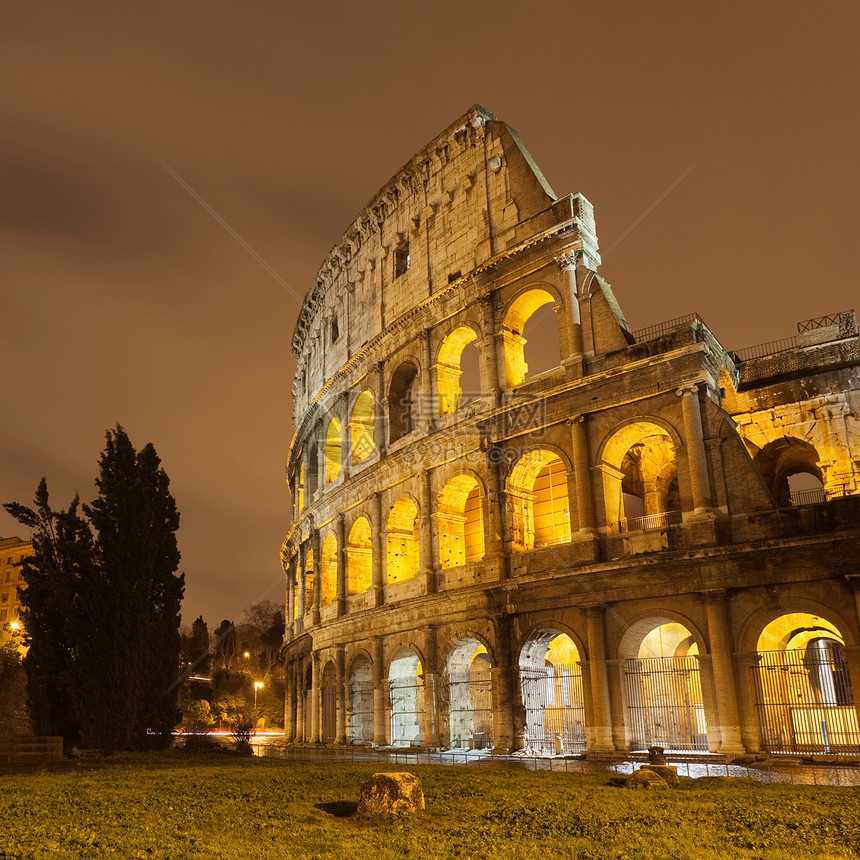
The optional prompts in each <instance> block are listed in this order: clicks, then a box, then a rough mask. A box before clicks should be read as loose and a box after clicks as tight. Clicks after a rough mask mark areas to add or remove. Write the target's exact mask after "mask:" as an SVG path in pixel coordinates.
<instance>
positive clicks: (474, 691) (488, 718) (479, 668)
mask: <svg viewBox="0 0 860 860" xmlns="http://www.w3.org/2000/svg"><path fill="white" fill-rule="evenodd" d="M490 668H491V667H490V655H489V654H488V653H487V649H486V648H485V647H484V646H483V645H482V644H481V642H479V641H478V640H477V639H475V638H473V637H467V638H465V639H461V640H460V641H459V642H457V644H456V645H455V646H454V649H453V650H452V652H451V654H450V656H449V657H448V662H447V664H446V666H445V678H444V684H443V689H442V694H443V706H444V704H445V703H446V702H447V709H446V708H445V707H443V708H442V711H443V715H442V718H443V726H442V735H443V738H444V737H447V745H448V746H449V747H451V748H453V749H476V750H487V751H489V750H490V749H492V746H493V696H492V681H491V678H490ZM446 720H447V725H445V721H446Z"/></svg>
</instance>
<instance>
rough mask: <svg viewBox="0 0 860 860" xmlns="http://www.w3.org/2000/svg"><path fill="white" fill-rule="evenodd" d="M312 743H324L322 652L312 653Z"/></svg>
mask: <svg viewBox="0 0 860 860" xmlns="http://www.w3.org/2000/svg"><path fill="white" fill-rule="evenodd" d="M311 666H312V669H311V738H310V740H311V743H312V744H318V743H322V696H321V695H320V652H319V651H312V652H311Z"/></svg>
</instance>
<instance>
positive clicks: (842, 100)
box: [0, 0, 860, 625]
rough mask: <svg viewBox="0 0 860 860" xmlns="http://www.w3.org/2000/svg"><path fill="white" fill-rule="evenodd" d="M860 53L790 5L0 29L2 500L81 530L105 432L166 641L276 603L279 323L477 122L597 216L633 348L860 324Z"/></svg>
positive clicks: (164, 17) (511, 6)
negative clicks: (119, 459)
mask: <svg viewBox="0 0 860 860" xmlns="http://www.w3.org/2000/svg"><path fill="white" fill-rule="evenodd" d="M858 26H860V6H858V4H856V3H851V4H849V3H829V2H826V3H823V4H819V5H818V6H810V5H809V4H808V3H800V2H796V1H795V0H789V2H780V3H775V2H771V3H749V2H744V3H733V2H724V3H719V4H708V5H707V6H705V5H704V4H693V3H689V2H677V3H661V2H650V3H641V2H621V3H612V2H606V3H587V4H586V3H575V2H548V0H544V2H542V3H539V4H525V3H521V2H518V3H512V2H502V1H501V0H496V2H492V3H489V2H469V0H460V2H456V3H454V2H436V3H427V4H417V3H403V2H400V3H385V2H369V3H360V4H359V3H328V4H316V6H314V7H313V8H311V4H297V3H284V2H280V3H275V2H271V3H263V2H257V3H253V4H251V3H243V4H239V3H229V2H226V0H214V2H213V0H210V2H207V3H194V2H183V3H175V2H171V3H137V4H127V3H108V2H103V3H93V2H76V3H62V4H61V3H42V2H32V3H17V4H6V5H5V7H4V9H3V11H2V13H0V74H2V82H3V83H2V87H0V110H2V117H0V295H2V319H3V323H4V327H3V328H4V331H3V335H2V355H3V364H2V367H3V377H2V382H3V385H2V391H3V407H2V409H3V418H2V421H0V500H2V501H10V500H16V501H21V502H29V501H30V500H31V499H32V496H33V492H34V490H35V488H36V485H37V483H38V481H39V479H40V478H41V477H42V475H46V476H47V478H48V484H49V488H50V490H51V492H52V498H53V502H54V503H55V505H62V506H65V505H66V504H67V503H68V502H69V500H70V499H71V497H72V495H73V494H74V492H75V491H77V492H78V493H80V495H81V497H82V498H83V499H84V500H91V499H92V498H93V496H94V493H95V488H94V484H93V478H94V476H95V472H96V464H97V458H98V454H99V452H100V451H101V450H102V448H103V446H104V432H105V430H106V429H107V428H108V427H113V426H114V425H115V424H116V423H117V422H119V423H121V424H122V425H123V426H124V427H125V428H126V430H127V431H128V433H129V435H130V437H131V439H132V441H133V442H134V443H135V444H136V445H138V446H139V447H140V446H142V445H143V444H145V443H146V442H148V441H151V442H153V443H154V444H155V446H156V448H157V450H158V452H159V454H160V455H161V458H162V461H163V464H164V467H165V469H166V470H167V472H168V474H169V475H170V477H171V482H172V483H171V486H172V489H173V492H174V494H175V496H176V499H177V503H178V505H179V509H180V511H181V515H182V525H181V528H180V533H179V537H180V548H181V550H182V556H183V559H182V569H183V570H184V571H185V573H186V580H187V587H186V600H185V606H184V610H183V616H184V620H186V621H191V620H192V619H193V618H194V617H195V616H196V615H198V614H201V613H202V614H203V615H204V616H205V617H206V619H207V620H208V621H209V622H210V625H215V624H217V623H218V622H219V621H220V620H221V619H222V618H230V619H235V618H237V617H238V616H239V615H240V613H241V612H242V611H243V609H244V608H246V607H247V606H248V605H249V604H251V603H253V602H254V601H255V600H256V599H257V598H258V597H260V596H261V595H263V594H264V593H265V592H266V591H267V589H269V588H270V586H273V587H272V589H271V590H270V591H269V592H268V595H267V596H268V597H269V598H271V599H273V600H276V601H281V600H282V599H283V593H284V591H283V584H282V581H281V571H280V565H279V559H278V552H279V548H280V544H281V541H282V539H283V536H284V533H285V532H286V529H287V527H288V525H289V518H290V513H289V511H290V503H289V495H288V492H287V489H286V486H285V482H284V467H285V459H286V454H287V450H288V446H289V442H290V437H291V435H292V424H291V404H290V389H291V385H292V375H293V371H294V367H295V365H294V361H293V358H292V356H291V354H290V351H289V345H290V341H291V338H292V330H293V325H294V323H295V319H296V316H297V313H298V310H299V307H300V299H301V297H302V296H303V295H304V294H305V292H306V291H307V289H308V288H309V286H310V284H311V282H312V279H313V277H314V275H315V273H316V270H317V268H318V266H319V264H320V263H321V262H322V260H323V258H324V256H325V255H326V253H327V252H328V251H329V249H330V248H331V247H332V246H333V245H334V244H335V242H336V241H337V239H338V238H339V236H340V234H341V232H342V231H343V230H344V229H345V228H346V227H347V226H348V225H349V224H350V222H351V221H352V219H353V218H354V217H355V216H356V215H357V214H358V212H359V210H360V209H361V208H362V206H363V205H364V204H365V203H366V202H367V201H368V200H369V199H370V198H371V196H372V195H373V194H374V193H375V192H376V190H377V189H378V188H379V187H380V186H381V185H383V184H384V183H385V182H386V180H387V179H388V178H389V177H390V176H391V175H392V174H393V173H394V172H395V171H396V170H397V169H398V168H399V167H400V166H401V165H402V164H404V163H405V162H406V161H407V160H408V159H409V158H410V157H411V156H412V155H413V154H414V153H415V152H416V151H417V150H419V149H420V148H421V147H422V146H424V144H426V143H427V142H428V141H429V140H430V139H432V138H433V137H434V136H435V135H436V134H438V133H439V132H441V131H442V130H443V129H444V128H445V127H447V126H448V125H449V124H450V123H451V122H453V121H454V120H455V119H457V117H459V116H460V115H461V114H463V113H464V112H465V111H466V110H467V109H468V108H469V107H470V105H472V104H473V103H476V102H478V103H480V104H483V105H484V106H486V107H487V108H489V109H490V110H491V111H493V112H494V113H495V114H496V115H497V116H498V117H499V118H500V119H502V120H504V121H506V122H507V123H509V124H510V125H511V126H513V127H514V128H515V129H517V130H518V131H519V133H520V134H521V136H522V139H523V141H524V142H525V144H526V146H527V147H528V148H529V150H530V152H531V154H532V156H533V157H534V158H535V160H536V162H537V163H538V165H539V166H540V167H541V169H542V171H543V173H544V174H545V176H546V177H547V179H548V181H549V183H550V185H551V186H552V187H553V189H554V191H555V193H556V194H557V195H558V196H562V195H565V194H568V193H571V192H582V193H583V194H584V195H585V196H586V197H588V199H589V200H590V201H591V202H592V203H593V204H594V207H595V214H596V218H597V230H598V236H599V239H600V246H601V251H602V254H603V260H604V264H603V266H602V267H601V270H600V271H601V274H603V275H604V277H606V278H607V279H608V280H609V281H610V282H611V283H612V284H613V287H614V290H615V294H616V296H617V298H618V300H619V302H620V304H621V306H622V309H623V310H624V312H625V315H626V317H627V320H628V322H629V324H630V326H631V328H633V329H637V328H642V327H644V326H647V325H650V324H652V323H657V322H660V321H662V320H665V319H669V318H672V317H676V316H680V315H682V314H685V313H688V312H692V311H697V312H698V313H699V314H700V315H701V316H702V317H703V318H704V320H705V321H706V322H707V323H708V325H709V326H710V328H711V329H712V330H713V331H714V332H715V334H716V335H717V336H718V337H719V338H720V339H721V341H722V342H723V345H724V346H726V347H727V348H729V349H739V348H741V347H744V346H750V345H753V344H756V343H760V342H763V341H770V340H775V339H777V338H782V337H787V336H790V335H792V334H793V333H794V332H795V330H796V329H795V323H796V322H797V321H799V320H803V319H806V318H810V317H816V316H821V315H823V314H826V313H831V312H835V311H842V310H847V309H849V308H854V307H857V306H858V305H860V302H858V301H857V300H856V298H855V297H856V295H857V290H856V284H857V282H858V274H860V271H858V270H860V255H858V253H857V249H856V245H857V239H856V235H855V231H856V229H857V221H858V219H857V216H856V213H855V200H854V195H855V193H856V191H857V189H858V187H860V183H858V173H860V159H858V142H857V138H858V124H859V123H860V120H858V110H857V89H858V83H860V80H858V78H860V73H858V64H857V59H856V45H855V42H856V37H857V32H858ZM180 180H181V181H180ZM679 180H680V181H679ZM189 189H190V190H189ZM192 192H193V193H192ZM667 192H668V193H667ZM201 201H203V202H201ZM204 203H205V206H204ZM655 204H656V205H655ZM206 207H209V208H206ZM212 213H215V214H212ZM216 215H217V218H216ZM643 215H644V216H645V217H642V216H643ZM640 219H641V220H640ZM225 225H227V226H225ZM228 227H229V230H228ZM631 227H632V229H630V228H631ZM237 237H238V239H237ZM240 239H241V242H240V241H239V240H240ZM619 240H620V241H619ZM243 243H244V244H243ZM249 248H250V249H252V251H253V253H252V252H251V251H250V250H248V249H249ZM255 255H256V256H255ZM261 261H263V262H261ZM264 264H265V265H264ZM858 310H860V308H858ZM13 534H17V535H19V536H20V537H24V538H26V537H28V536H29V535H28V534H27V533H26V530H24V529H23V528H22V527H21V526H19V525H18V524H17V523H15V522H14V521H12V520H11V519H10V518H9V517H7V516H6V515H5V513H3V514H2V515H0V535H3V536H10V535H13Z"/></svg>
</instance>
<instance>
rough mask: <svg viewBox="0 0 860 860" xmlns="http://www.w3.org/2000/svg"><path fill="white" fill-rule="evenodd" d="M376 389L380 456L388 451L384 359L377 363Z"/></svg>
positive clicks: (374, 436)
mask: <svg viewBox="0 0 860 860" xmlns="http://www.w3.org/2000/svg"><path fill="white" fill-rule="evenodd" d="M376 390H377V399H376V403H375V404H374V406H375V409H376V420H375V422H374V428H373V439H374V441H375V443H376V447H377V448H378V449H379V456H380V457H384V456H385V455H386V454H387V453H388V410H387V409H386V408H385V399H386V398H385V362H382V361H380V362H379V364H377V365H376Z"/></svg>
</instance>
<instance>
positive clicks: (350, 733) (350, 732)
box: [347, 656, 373, 746]
mask: <svg viewBox="0 0 860 860" xmlns="http://www.w3.org/2000/svg"><path fill="white" fill-rule="evenodd" d="M347 686H348V688H349V692H348V695H349V700H348V702H347V737H348V738H349V742H350V743H351V744H359V745H362V746H367V745H370V744H371V743H372V742H373V669H372V667H371V665H370V660H368V659H367V657H365V656H360V657H356V658H355V660H354V661H353V664H352V671H351V672H350V673H349V681H348V682H347Z"/></svg>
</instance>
